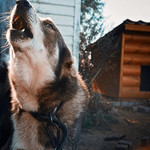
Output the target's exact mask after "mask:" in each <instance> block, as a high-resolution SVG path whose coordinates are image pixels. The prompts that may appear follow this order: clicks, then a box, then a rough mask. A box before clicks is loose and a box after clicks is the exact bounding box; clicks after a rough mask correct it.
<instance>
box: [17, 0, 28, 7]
mask: <svg viewBox="0 0 150 150" xmlns="http://www.w3.org/2000/svg"><path fill="white" fill-rule="evenodd" d="M16 4H18V5H20V6H22V7H23V8H30V7H31V5H30V3H29V2H28V1H27V0H17V1H16Z"/></svg>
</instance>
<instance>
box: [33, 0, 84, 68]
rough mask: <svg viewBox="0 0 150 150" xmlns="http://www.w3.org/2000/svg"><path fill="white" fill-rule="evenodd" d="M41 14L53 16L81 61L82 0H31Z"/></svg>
mask: <svg viewBox="0 0 150 150" xmlns="http://www.w3.org/2000/svg"><path fill="white" fill-rule="evenodd" d="M31 2H32V4H33V6H34V7H35V8H36V10H37V12H38V14H39V16H41V17H51V18H52V20H54V22H55V23H56V25H57V27H58V29H59V30H60V32H61V34H62V35H63V37H64V40H65V42H66V44H67V46H68V47H69V48H70V50H72V53H73V55H74V56H75V57H76V59H77V66H78V62H79V26H80V11H81V10H80V9H81V0H31Z"/></svg>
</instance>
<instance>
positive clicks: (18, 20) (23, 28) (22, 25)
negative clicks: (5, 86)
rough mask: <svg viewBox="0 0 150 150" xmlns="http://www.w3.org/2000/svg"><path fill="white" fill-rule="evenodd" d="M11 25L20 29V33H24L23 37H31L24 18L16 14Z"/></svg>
mask: <svg viewBox="0 0 150 150" xmlns="http://www.w3.org/2000/svg"><path fill="white" fill-rule="evenodd" d="M12 27H13V29H15V30H18V31H20V32H21V33H22V34H24V35H25V37H28V38H31V39H32V38H33V34H32V32H31V29H30V28H29V26H28V24H27V22H26V21H25V19H24V18H23V17H22V16H20V15H16V16H15V17H14V19H13V22H12Z"/></svg>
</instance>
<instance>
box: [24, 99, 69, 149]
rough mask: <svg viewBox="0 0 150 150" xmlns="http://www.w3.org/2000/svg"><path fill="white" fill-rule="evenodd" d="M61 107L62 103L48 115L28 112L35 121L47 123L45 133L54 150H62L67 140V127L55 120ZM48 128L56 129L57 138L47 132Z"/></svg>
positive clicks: (50, 132)
mask: <svg viewBox="0 0 150 150" xmlns="http://www.w3.org/2000/svg"><path fill="white" fill-rule="evenodd" d="M62 105H63V101H62V102H60V103H59V104H58V105H57V106H55V107H54V109H53V111H52V112H51V113H50V114H49V115H45V114H41V113H38V112H28V113H29V114H31V115H32V116H33V117H34V118H35V119H36V120H38V121H40V122H47V128H46V131H47V135H48V137H49V138H50V140H51V143H52V146H53V148H54V150H62V148H63V145H64V143H65V141H66V139H67V135H68V129H67V127H66V126H65V124H64V123H63V122H61V121H60V120H59V119H58V118H57V112H58V111H59V109H60V108H61V106H62ZM22 111H25V110H23V109H22ZM49 126H53V127H55V128H56V131H57V136H54V134H52V131H50V130H49ZM60 132H61V133H62V136H61V134H60Z"/></svg>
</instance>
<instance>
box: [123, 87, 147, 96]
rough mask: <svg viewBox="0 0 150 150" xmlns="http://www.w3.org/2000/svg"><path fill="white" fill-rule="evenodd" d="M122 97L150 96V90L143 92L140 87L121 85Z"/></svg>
mask: <svg viewBox="0 0 150 150" xmlns="http://www.w3.org/2000/svg"><path fill="white" fill-rule="evenodd" d="M120 97H122V98H150V92H141V91H140V88H139V87H121V91H120Z"/></svg>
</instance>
